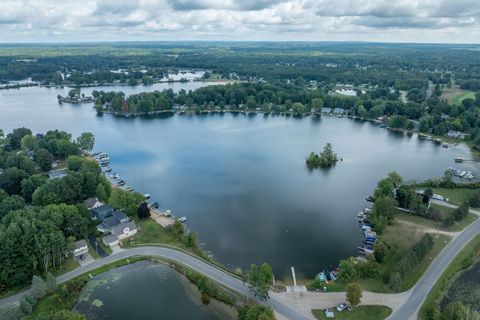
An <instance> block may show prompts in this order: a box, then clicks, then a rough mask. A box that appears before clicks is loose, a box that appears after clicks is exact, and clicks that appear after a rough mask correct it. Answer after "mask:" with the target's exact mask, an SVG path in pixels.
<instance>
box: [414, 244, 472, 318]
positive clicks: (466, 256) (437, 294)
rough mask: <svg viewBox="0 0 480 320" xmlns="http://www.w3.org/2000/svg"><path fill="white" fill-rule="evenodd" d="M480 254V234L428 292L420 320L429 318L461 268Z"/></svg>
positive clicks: (421, 309) (420, 312)
mask: <svg viewBox="0 0 480 320" xmlns="http://www.w3.org/2000/svg"><path fill="white" fill-rule="evenodd" d="M479 255H480V235H477V236H476V237H475V238H474V239H473V240H472V241H470V242H469V243H468V244H467V245H466V246H465V247H464V248H463V249H462V250H461V251H460V252H459V253H458V254H457V256H456V257H455V258H454V259H453V261H452V262H451V263H450V264H449V265H448V267H447V269H445V271H444V272H443V274H442V275H441V276H440V278H439V279H438V281H437V283H435V285H434V286H433V288H432V290H430V292H429V293H428V295H427V297H426V299H425V301H424V303H423V305H422V307H421V308H420V311H419V313H418V319H419V320H427V319H429V318H428V317H427V315H428V313H429V312H430V311H431V310H432V309H433V308H434V307H435V304H436V303H438V302H439V301H440V299H441V298H442V297H443V295H444V294H445V293H446V292H447V291H448V289H449V287H450V285H451V280H452V279H453V278H454V277H455V275H456V274H457V273H458V272H460V271H461V270H463V269H465V268H467V267H468V266H469V265H470V264H471V263H473V261H474V260H475V258H478V256H479Z"/></svg>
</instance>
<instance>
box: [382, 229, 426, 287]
mask: <svg viewBox="0 0 480 320" xmlns="http://www.w3.org/2000/svg"><path fill="white" fill-rule="evenodd" d="M434 243H435V242H434V241H433V237H432V236H431V235H430V234H428V233H427V234H425V235H424V236H423V237H422V239H420V241H418V242H417V243H416V244H415V245H414V246H413V247H412V250H410V252H409V253H408V254H407V255H406V256H404V257H403V258H402V259H401V260H400V261H399V262H398V264H397V266H396V268H395V270H394V271H393V273H392V274H391V275H390V279H389V281H388V283H389V285H390V287H391V288H392V289H393V290H399V288H401V287H402V286H403V281H404V280H405V279H406V278H407V277H408V276H409V275H410V274H411V273H412V272H413V270H414V269H415V267H416V266H417V265H418V263H420V261H421V260H422V259H423V258H424V257H425V255H426V254H427V253H428V252H429V251H430V250H431V249H432V248H433V245H434ZM399 279H400V280H401V281H399Z"/></svg>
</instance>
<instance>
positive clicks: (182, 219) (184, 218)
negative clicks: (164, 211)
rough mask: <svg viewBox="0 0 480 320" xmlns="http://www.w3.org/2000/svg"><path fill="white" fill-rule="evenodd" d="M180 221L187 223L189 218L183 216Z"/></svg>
mask: <svg viewBox="0 0 480 320" xmlns="http://www.w3.org/2000/svg"><path fill="white" fill-rule="evenodd" d="M178 221H180V222H185V221H187V217H185V216H183V217H181V218H179V219H178Z"/></svg>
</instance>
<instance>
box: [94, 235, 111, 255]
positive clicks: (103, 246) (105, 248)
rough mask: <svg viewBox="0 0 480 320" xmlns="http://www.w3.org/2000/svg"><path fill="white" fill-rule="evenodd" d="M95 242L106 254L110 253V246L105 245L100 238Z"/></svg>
mask: <svg viewBox="0 0 480 320" xmlns="http://www.w3.org/2000/svg"><path fill="white" fill-rule="evenodd" d="M97 244H98V246H99V247H100V248H102V249H103V251H105V252H106V253H107V254H109V255H110V254H112V252H113V251H112V248H110V247H109V246H106V245H105V244H104V243H103V241H102V240H101V239H100V241H97Z"/></svg>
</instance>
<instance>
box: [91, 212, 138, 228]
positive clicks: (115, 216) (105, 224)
mask: <svg viewBox="0 0 480 320" xmlns="http://www.w3.org/2000/svg"><path fill="white" fill-rule="evenodd" d="M128 222H130V218H129V217H127V216H126V215H125V214H124V213H123V212H121V211H120V210H115V211H113V213H112V214H111V215H109V216H106V217H104V218H103V219H102V222H101V223H100V224H99V225H98V226H97V231H99V232H101V233H111V232H112V230H113V228H114V227H116V226H118V225H120V224H123V223H128Z"/></svg>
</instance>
